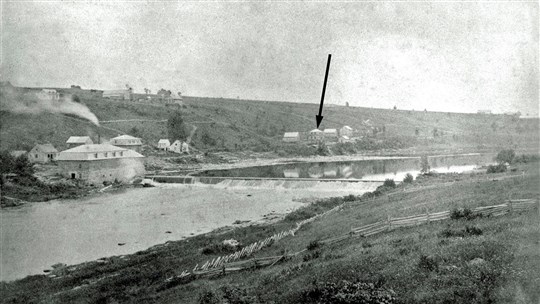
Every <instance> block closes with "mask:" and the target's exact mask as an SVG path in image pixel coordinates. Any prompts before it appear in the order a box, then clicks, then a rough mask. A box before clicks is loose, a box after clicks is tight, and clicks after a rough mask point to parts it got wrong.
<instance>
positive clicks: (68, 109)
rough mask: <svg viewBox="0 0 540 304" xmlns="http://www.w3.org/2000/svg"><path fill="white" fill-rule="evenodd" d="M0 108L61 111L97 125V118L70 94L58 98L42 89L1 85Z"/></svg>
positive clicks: (14, 110) (17, 110)
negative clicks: (29, 90) (31, 90)
mask: <svg viewBox="0 0 540 304" xmlns="http://www.w3.org/2000/svg"><path fill="white" fill-rule="evenodd" d="M0 109H1V110H2V111H8V112H12V113H19V114H39V113H43V112H48V113H63V114H71V115H75V116H78V117H81V118H84V119H86V120H89V121H91V122H92V123H93V124H95V125H96V126H99V120H98V118H97V117H96V115H94V113H92V111H90V109H88V107H87V106H85V105H84V104H81V103H77V102H74V101H73V100H72V98H71V96H63V97H62V98H59V97H58V96H55V95H54V93H53V94H47V93H46V92H44V91H33V92H25V93H23V92H21V90H19V89H17V88H15V87H2V88H1V91H0Z"/></svg>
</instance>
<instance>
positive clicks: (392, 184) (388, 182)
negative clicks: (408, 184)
mask: <svg viewBox="0 0 540 304" xmlns="http://www.w3.org/2000/svg"><path fill="white" fill-rule="evenodd" d="M383 187H387V188H395V187H396V182H394V180H393V179H389V178H387V179H386V180H385V181H384V183H383Z"/></svg>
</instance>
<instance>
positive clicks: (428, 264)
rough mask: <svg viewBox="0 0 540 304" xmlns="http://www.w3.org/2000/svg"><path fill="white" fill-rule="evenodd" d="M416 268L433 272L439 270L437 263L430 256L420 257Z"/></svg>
mask: <svg viewBox="0 0 540 304" xmlns="http://www.w3.org/2000/svg"><path fill="white" fill-rule="evenodd" d="M418 268H420V269H421V270H424V271H435V270H438V269H439V263H438V262H437V261H436V260H435V259H434V258H432V257H430V256H426V255H422V256H420V259H419V261H418Z"/></svg>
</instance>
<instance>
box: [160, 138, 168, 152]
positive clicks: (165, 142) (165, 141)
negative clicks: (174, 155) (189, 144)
mask: <svg viewBox="0 0 540 304" xmlns="http://www.w3.org/2000/svg"><path fill="white" fill-rule="evenodd" d="M170 146H171V142H170V141H169V140H168V139H160V140H159V141H158V143H157V147H158V149H161V150H163V151H167V149H168V148H169V147H170Z"/></svg>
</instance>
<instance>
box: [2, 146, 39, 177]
mask: <svg viewBox="0 0 540 304" xmlns="http://www.w3.org/2000/svg"><path fill="white" fill-rule="evenodd" d="M0 173H1V174H8V173H14V174H17V175H20V176H33V175H34V165H33V164H32V163H31V162H30V161H29V160H28V158H27V157H26V155H21V156H19V157H14V156H12V155H11V154H9V152H7V151H2V152H0Z"/></svg>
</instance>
